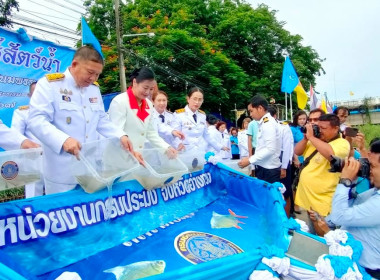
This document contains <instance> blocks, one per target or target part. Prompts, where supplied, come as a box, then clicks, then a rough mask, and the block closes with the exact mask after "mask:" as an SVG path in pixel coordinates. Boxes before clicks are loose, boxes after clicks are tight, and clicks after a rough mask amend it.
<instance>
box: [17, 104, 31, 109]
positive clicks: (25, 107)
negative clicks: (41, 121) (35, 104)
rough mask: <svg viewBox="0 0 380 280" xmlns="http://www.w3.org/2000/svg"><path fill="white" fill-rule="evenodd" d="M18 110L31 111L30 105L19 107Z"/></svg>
mask: <svg viewBox="0 0 380 280" xmlns="http://www.w3.org/2000/svg"><path fill="white" fill-rule="evenodd" d="M18 109H19V110H28V109H29V105H24V106H19V107H18Z"/></svg>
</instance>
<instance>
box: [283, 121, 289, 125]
mask: <svg viewBox="0 0 380 280" xmlns="http://www.w3.org/2000/svg"><path fill="white" fill-rule="evenodd" d="M281 124H283V125H288V124H289V122H286V121H283V122H281Z"/></svg>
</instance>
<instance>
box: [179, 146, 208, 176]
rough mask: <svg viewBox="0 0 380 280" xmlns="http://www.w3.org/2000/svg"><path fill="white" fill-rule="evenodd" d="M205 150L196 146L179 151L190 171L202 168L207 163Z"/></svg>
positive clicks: (181, 158)
mask: <svg viewBox="0 0 380 280" xmlns="http://www.w3.org/2000/svg"><path fill="white" fill-rule="evenodd" d="M205 153H206V152H205V151H204V150H202V149H200V148H198V147H194V148H191V149H186V150H185V151H181V152H179V153H178V157H179V159H180V160H181V161H183V163H184V164H185V165H186V166H187V168H188V169H189V172H194V171H197V170H202V169H203V166H204V165H205V164H206V160H205Z"/></svg>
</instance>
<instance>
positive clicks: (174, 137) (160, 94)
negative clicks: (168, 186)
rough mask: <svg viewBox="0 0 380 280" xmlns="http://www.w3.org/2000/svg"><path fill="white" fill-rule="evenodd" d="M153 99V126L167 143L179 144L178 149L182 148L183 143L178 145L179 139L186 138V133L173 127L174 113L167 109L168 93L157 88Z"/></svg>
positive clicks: (175, 145) (174, 145)
mask: <svg viewBox="0 0 380 280" xmlns="http://www.w3.org/2000/svg"><path fill="white" fill-rule="evenodd" d="M152 100H153V105H154V109H153V110H152V119H153V126H154V127H155V129H156V130H157V132H158V134H159V135H160V137H161V138H162V139H164V140H165V142H166V143H168V144H169V145H170V146H172V147H177V146H178V150H181V149H182V148H183V145H182V144H180V145H178V141H180V140H184V139H185V135H184V134H183V133H182V132H181V131H178V130H175V129H173V123H174V119H173V113H171V112H169V111H168V110H167V106H168V95H167V93H166V92H164V91H162V90H157V91H155V92H154V93H153V96H152Z"/></svg>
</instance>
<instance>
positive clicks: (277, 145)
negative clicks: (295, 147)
mask: <svg viewBox="0 0 380 280" xmlns="http://www.w3.org/2000/svg"><path fill="white" fill-rule="evenodd" d="M280 137H281V133H280V128H279V125H278V123H277V122H276V120H275V119H274V118H273V117H272V116H271V115H270V114H269V113H266V114H265V115H264V116H263V117H262V118H261V119H260V121H259V131H258V133H257V145H256V150H255V154H254V155H252V156H251V157H250V158H249V162H250V163H252V164H254V165H259V166H261V167H263V168H266V169H275V168H279V167H280V166H281V161H280V154H281V139H280Z"/></svg>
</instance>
